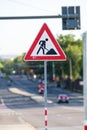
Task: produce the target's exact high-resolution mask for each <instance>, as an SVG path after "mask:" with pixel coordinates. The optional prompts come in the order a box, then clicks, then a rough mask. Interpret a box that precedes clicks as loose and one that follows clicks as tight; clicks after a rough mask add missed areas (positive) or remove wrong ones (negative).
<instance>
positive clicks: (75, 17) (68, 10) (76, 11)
mask: <svg viewBox="0 0 87 130" xmlns="http://www.w3.org/2000/svg"><path fill="white" fill-rule="evenodd" d="M62 29H63V30H75V29H80V6H69V7H66V6H64V7H62Z"/></svg>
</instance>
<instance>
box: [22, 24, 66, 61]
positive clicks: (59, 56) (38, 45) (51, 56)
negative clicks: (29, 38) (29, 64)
mask: <svg viewBox="0 0 87 130" xmlns="http://www.w3.org/2000/svg"><path fill="white" fill-rule="evenodd" d="M24 60H25V61H29V60H48V61H51V60H62V61H64V60H66V55H65V53H64V52H63V50H62V48H61V47H60V45H59V43H58V42H57V41H56V40H55V38H54V36H53V35H52V33H51V31H50V29H49V28H48V26H47V24H43V26H42V28H41V29H40V31H39V33H38V35H37V37H36V39H35V40H34V42H33V44H32V46H31V47H30V49H29V51H28V53H27V54H26V55H25V57H24Z"/></svg>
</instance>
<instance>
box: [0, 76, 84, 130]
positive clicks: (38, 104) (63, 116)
mask: <svg viewBox="0 0 87 130" xmlns="http://www.w3.org/2000/svg"><path fill="white" fill-rule="evenodd" d="M11 78H12V83H11V84H9V82H8V81H7V80H6V79H2V78H1V79H0V115H1V117H2V118H1V119H0V124H1V125H2V124H5V125H7V124H12V125H15V124H16V125H17V124H22V125H23V124H31V125H32V126H34V127H35V128H36V129H37V130H44V96H43V95H39V94H38V92H37V85H38V82H36V81H29V80H27V78H26V77H19V76H14V77H11ZM47 91H48V93H47V99H48V100H47V108H48V128H49V130H51V129H53V130H58V129H59V128H60V130H61V128H62V130H63V128H64V129H67V130H68V129H69V130H72V129H73V128H74V129H75V128H76V129H77V130H78V129H79V130H82V127H83V121H84V110H83V96H82V94H77V93H72V92H69V91H66V90H61V89H60V88H57V87H55V85H54V86H48V88H47ZM62 92H65V93H67V94H68V95H70V97H71V99H70V103H69V104H57V101H56V99H57V95H58V93H62ZM8 119H9V120H8ZM9 130H10V129H9Z"/></svg>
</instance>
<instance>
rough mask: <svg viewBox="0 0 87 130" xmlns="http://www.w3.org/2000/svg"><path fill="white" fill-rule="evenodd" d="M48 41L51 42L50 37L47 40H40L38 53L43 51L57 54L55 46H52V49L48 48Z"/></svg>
mask: <svg viewBox="0 0 87 130" xmlns="http://www.w3.org/2000/svg"><path fill="white" fill-rule="evenodd" d="M47 42H49V40H48V38H46V39H45V40H40V42H39V46H40V47H39V49H38V51H37V54H39V52H40V51H42V53H43V55H57V53H56V52H55V50H54V49H53V48H51V49H50V50H49V49H47V48H46V43H47ZM45 50H46V51H45Z"/></svg>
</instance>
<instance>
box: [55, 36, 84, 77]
mask: <svg viewBox="0 0 87 130" xmlns="http://www.w3.org/2000/svg"><path fill="white" fill-rule="evenodd" d="M57 40H58V42H59V44H60V46H61V47H62V49H63V50H64V52H65V54H66V56H67V61H66V62H65V63H64V62H62V63H60V64H61V66H63V71H64V75H68V76H70V60H71V63H72V77H73V78H77V77H78V76H80V75H81V73H80V72H81V69H82V40H80V39H78V40H75V39H74V36H73V35H65V36H63V35H60V36H59V37H58V39H57ZM81 76H82V75H81Z"/></svg>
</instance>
